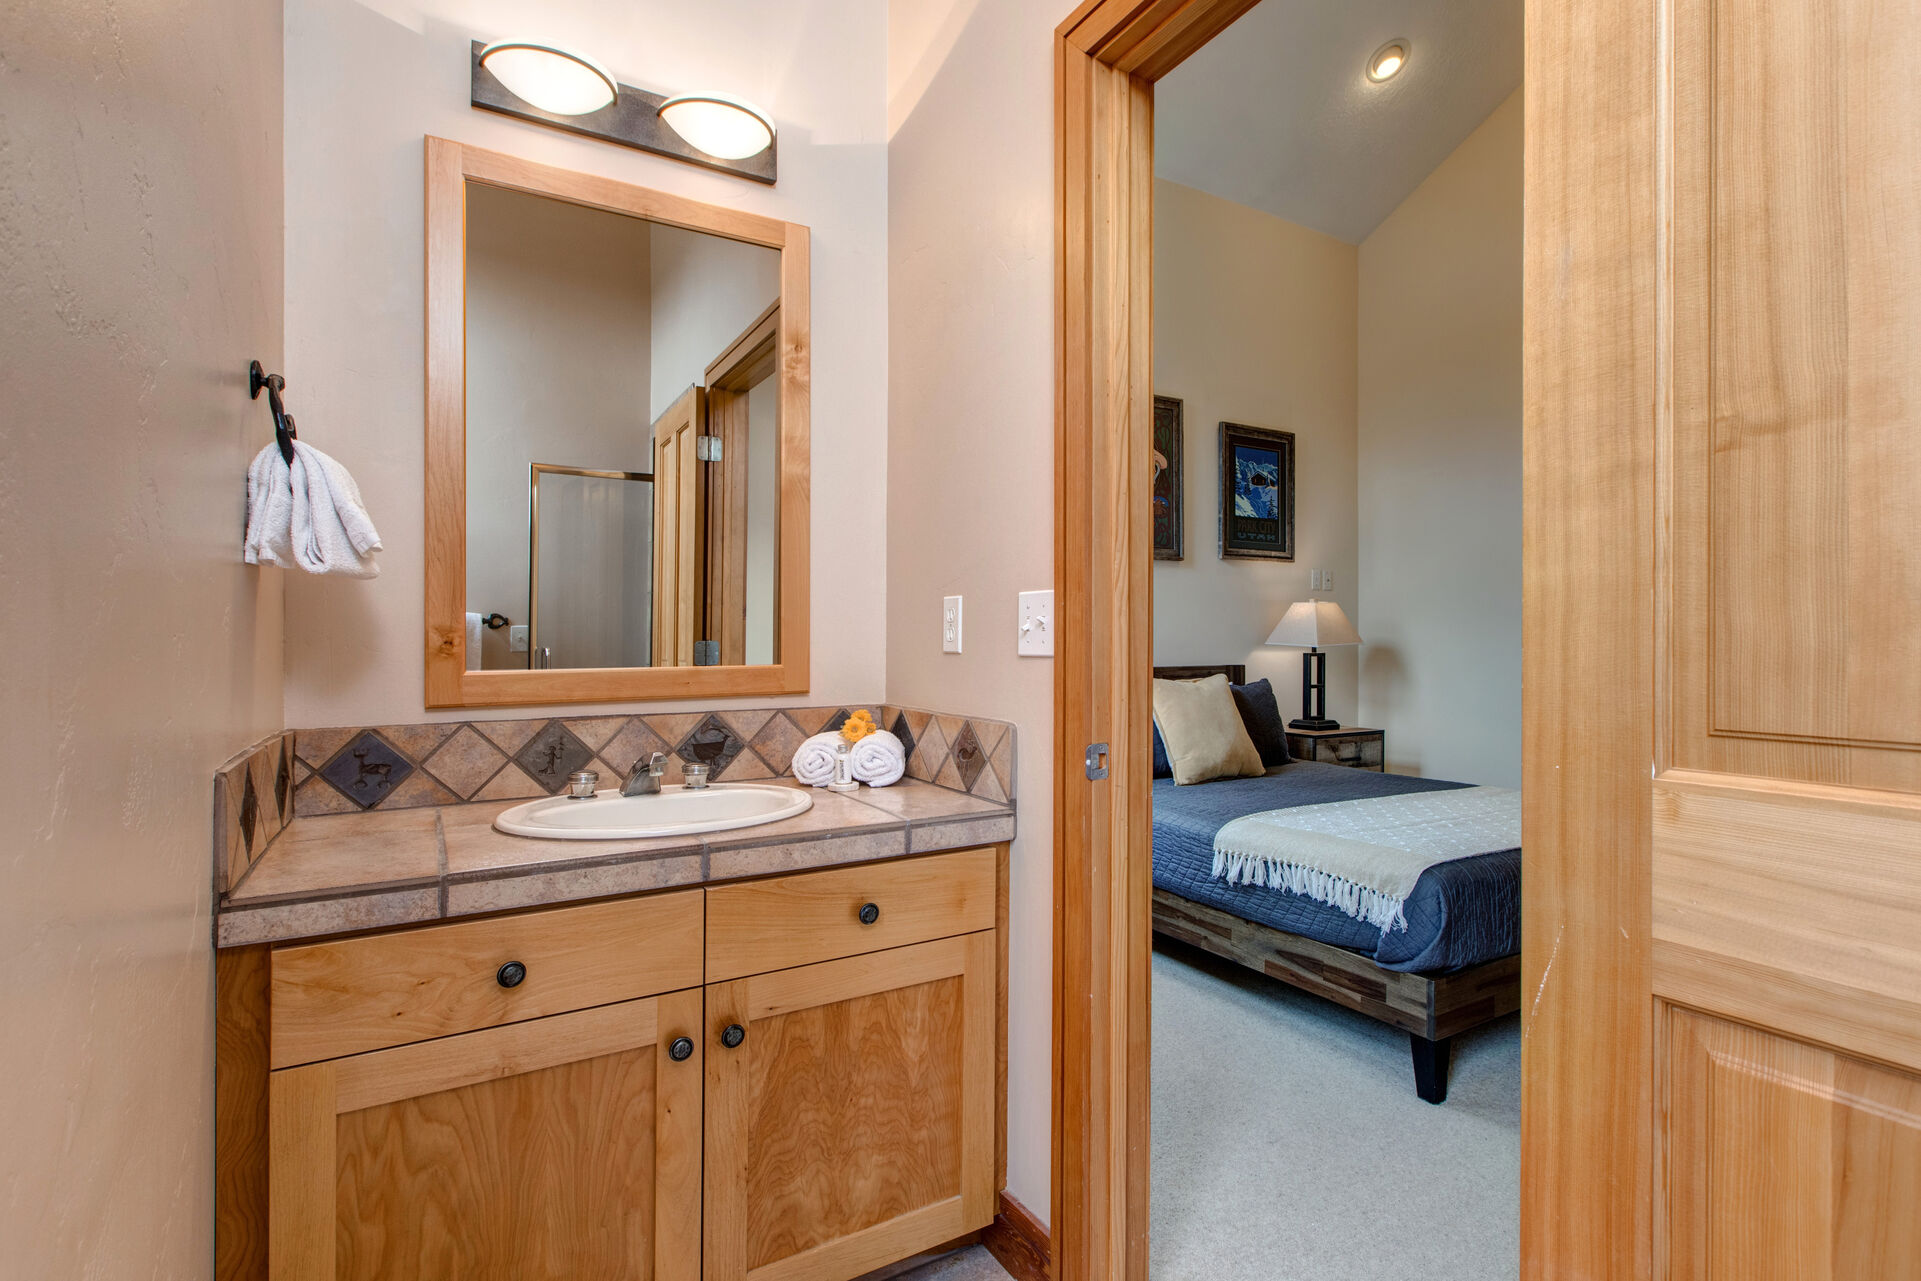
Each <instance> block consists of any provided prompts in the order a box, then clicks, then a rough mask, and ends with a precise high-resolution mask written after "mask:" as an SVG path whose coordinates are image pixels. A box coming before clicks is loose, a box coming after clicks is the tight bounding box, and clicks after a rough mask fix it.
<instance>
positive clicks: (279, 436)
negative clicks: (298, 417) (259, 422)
mask: <svg viewBox="0 0 1921 1281" xmlns="http://www.w3.org/2000/svg"><path fill="white" fill-rule="evenodd" d="M286 386H287V380H286V379H285V378H282V377H281V376H280V375H279V374H270V373H268V372H267V371H266V370H265V369H262V368H261V367H260V362H259V361H257V360H256V361H254V362H253V363H251V364H249V365H248V366H247V388H248V391H249V398H250V399H253V400H259V399H260V389H261V388H262V387H265V388H266V389H267V408H268V409H269V410H271V411H272V412H273V438H274V440H275V441H276V442H277V443H278V444H279V445H280V456H281V457H282V458H284V459H286V460H287V464H288V466H292V465H293V443H294V441H295V440H296V439H298V437H297V436H296V435H295V434H294V422H293V415H292V414H289V413H288V412H287V407H286V405H284V404H283V403H282V402H281V400H280V393H281V392H282V391H284V390H285V389H286Z"/></svg>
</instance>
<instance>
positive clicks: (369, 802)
mask: <svg viewBox="0 0 1921 1281" xmlns="http://www.w3.org/2000/svg"><path fill="white" fill-rule="evenodd" d="M413 772H414V767H413V766H412V765H410V764H408V762H407V758H406V757H404V756H402V755H401V754H400V753H399V752H398V751H396V750H395V749H394V748H393V747H392V746H391V745H390V744H389V743H388V742H387V741H386V740H385V739H383V738H381V737H380V736H379V735H378V734H376V733H374V732H373V731H372V730H362V731H361V732H360V733H359V734H358V735H356V736H355V737H354V738H353V739H352V740H351V741H350V742H348V744H347V745H346V746H345V747H343V748H341V749H340V750H339V751H338V752H336V753H334V758H333V759H332V760H330V761H328V762H327V763H326V764H325V765H324V766H322V767H321V769H320V774H321V776H322V777H323V778H325V779H326V780H327V781H328V782H329V783H332V784H333V785H334V786H335V787H336V788H338V789H339V790H340V793H341V795H343V796H345V797H347V799H349V800H351V801H352V802H353V803H354V804H356V805H358V806H360V808H361V809H372V808H373V807H374V806H376V805H378V804H380V802H381V801H382V800H384V799H386V796H387V794H388V793H389V792H391V791H393V790H394V789H395V788H396V787H399V786H400V785H401V784H402V783H404V782H406V781H407V776H408V775H409V774H412V773H413Z"/></svg>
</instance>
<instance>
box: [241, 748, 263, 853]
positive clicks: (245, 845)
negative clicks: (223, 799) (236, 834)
mask: <svg viewBox="0 0 1921 1281" xmlns="http://www.w3.org/2000/svg"><path fill="white" fill-rule="evenodd" d="M259 820H260V798H259V797H258V796H256V795H255V794H254V790H253V771H252V770H248V771H247V776H246V778H245V779H244V780H243V781H242V782H241V784H240V845H241V848H242V849H244V850H246V852H247V861H248V862H249V863H251V862H252V861H253V844H254V836H253V825H254V824H255V823H256V822H258V821H259Z"/></svg>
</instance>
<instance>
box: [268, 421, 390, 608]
mask: <svg viewBox="0 0 1921 1281" xmlns="http://www.w3.org/2000/svg"><path fill="white" fill-rule="evenodd" d="M293 448H294V458H293V464H292V466H291V468H290V469H289V470H290V472H291V473H292V481H293V554H294V559H295V561H297V562H298V563H299V565H300V568H302V569H304V570H306V571H307V572H308V573H310V574H340V575H344V576H345V577H348V578H374V577H377V576H378V575H379V573H380V567H379V566H378V565H376V564H375V563H374V560H373V553H374V552H376V551H378V550H380V535H379V534H378V533H377V532H375V530H374V527H373V522H372V521H371V520H369V519H368V517H367V511H366V508H365V507H364V506H362V505H361V501H360V487H359V486H358V485H356V484H354V478H353V477H352V476H350V475H349V474H348V473H347V469H346V468H344V467H342V466H341V465H340V464H339V463H337V462H335V461H334V460H333V459H331V458H329V457H327V455H325V454H323V453H321V452H320V451H319V450H317V449H315V448H313V447H312V446H311V445H307V444H304V443H302V442H300V441H295V442H294V447H293Z"/></svg>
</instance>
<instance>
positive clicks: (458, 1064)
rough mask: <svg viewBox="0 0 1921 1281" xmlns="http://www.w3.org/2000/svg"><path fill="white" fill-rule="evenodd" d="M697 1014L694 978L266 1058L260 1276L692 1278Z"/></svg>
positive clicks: (543, 1280) (567, 1280) (290, 1280)
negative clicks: (511, 1016) (479, 1023)
mask: <svg viewBox="0 0 1921 1281" xmlns="http://www.w3.org/2000/svg"><path fill="white" fill-rule="evenodd" d="M700 1024H701V993H700V991H699V990H698V989H693V990H688V991H683V992H674V993H669V994H667V995H665V996H658V997H649V998H647V999H644V1000H638V1001H625V1002H621V1003H619V1004H615V1005H606V1006H601V1007H599V1008H597V1009H591V1010H582V1011H580V1012H578V1013H572V1014H559V1015H554V1016H552V1017H550V1018H543V1019H534V1020H531V1021H528V1022H524V1023H515V1024H510V1025H508V1026H505V1027H496V1028H489V1029H487V1030H485V1031H479V1032H468V1033H463V1034H461V1035H458V1036H448V1037H442V1038H440V1039H438V1040H433V1041H422V1042H417V1043H415V1044H411V1045H402V1046H397V1047H395V1048H393V1049H387V1050H378V1051H374V1052H372V1053H367V1054H356V1055H352V1056H350V1057H347V1058H339V1059H329V1060H326V1061H324V1062H319V1063H309V1064H306V1065H304V1066H301V1067H293V1068H284V1069H281V1070H279V1071H276V1072H274V1073H273V1074H272V1078H271V1082H270V1084H269V1099H268V1149H269V1156H268V1220H269V1221H268V1239H269V1247H268V1248H269V1258H270V1269H269V1270H270V1275H271V1277H272V1279H273V1281H336V1278H338V1279H339V1281H349V1279H352V1281H373V1279H374V1278H382V1279H386V1281H476V1279H477V1278H503V1279H504V1278H513V1281H571V1279H577V1278H594V1279H596V1281H624V1279H627V1278H632V1279H633V1281H694V1279H695V1278H696V1277H697V1276H698V1273H699V1268H700V1214H701V1206H700V1158H701V1153H700V1126H701V1068H702V1064H701V1059H702V1051H703V1046H702V1044H701V1041H702V1037H701V1034H700ZM683 1037H684V1038H686V1042H687V1044H685V1045H683V1046H682V1047H681V1048H682V1050H690V1052H688V1053H687V1057H686V1058H684V1059H681V1060H678V1061H677V1060H675V1059H674V1057H673V1053H674V1049H673V1047H674V1043H675V1041H676V1039H677V1038H683Z"/></svg>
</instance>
